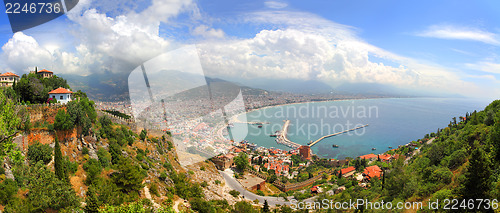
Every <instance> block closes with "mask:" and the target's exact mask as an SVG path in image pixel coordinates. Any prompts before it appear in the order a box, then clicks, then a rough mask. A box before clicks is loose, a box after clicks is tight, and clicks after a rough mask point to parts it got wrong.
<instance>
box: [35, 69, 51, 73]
mask: <svg viewBox="0 0 500 213" xmlns="http://www.w3.org/2000/svg"><path fill="white" fill-rule="evenodd" d="M44 72H46V73H53V72H51V71H48V70H46V69H43V70H40V71H38V72H37V73H44Z"/></svg>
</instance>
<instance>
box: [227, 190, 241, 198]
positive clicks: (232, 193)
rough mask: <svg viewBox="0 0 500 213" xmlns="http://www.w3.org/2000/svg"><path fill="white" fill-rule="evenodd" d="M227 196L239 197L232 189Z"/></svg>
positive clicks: (238, 193) (237, 192)
mask: <svg viewBox="0 0 500 213" xmlns="http://www.w3.org/2000/svg"><path fill="white" fill-rule="evenodd" d="M229 194H230V195H232V196H233V197H238V195H240V192H239V191H236V190H234V189H233V190H231V191H229Z"/></svg>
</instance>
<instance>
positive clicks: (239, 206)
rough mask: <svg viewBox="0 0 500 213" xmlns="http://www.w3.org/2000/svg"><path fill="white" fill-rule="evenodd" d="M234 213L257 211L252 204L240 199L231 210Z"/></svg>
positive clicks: (252, 212)
mask: <svg viewBox="0 0 500 213" xmlns="http://www.w3.org/2000/svg"><path fill="white" fill-rule="evenodd" d="M231 212H232V213H254V212H257V211H256V210H255V209H253V207H252V204H250V203H247V202H245V201H240V202H237V203H236V204H234V209H233V210H231Z"/></svg>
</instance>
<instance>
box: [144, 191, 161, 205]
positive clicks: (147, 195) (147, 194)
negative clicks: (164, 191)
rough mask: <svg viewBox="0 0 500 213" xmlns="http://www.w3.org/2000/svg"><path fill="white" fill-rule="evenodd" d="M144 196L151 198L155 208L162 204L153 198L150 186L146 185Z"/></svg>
mask: <svg viewBox="0 0 500 213" xmlns="http://www.w3.org/2000/svg"><path fill="white" fill-rule="evenodd" d="M144 196H146V198H147V199H149V200H150V201H151V203H153V207H155V208H160V207H161V206H160V204H158V203H156V202H155V200H153V199H152V198H151V193H149V188H148V186H144Z"/></svg>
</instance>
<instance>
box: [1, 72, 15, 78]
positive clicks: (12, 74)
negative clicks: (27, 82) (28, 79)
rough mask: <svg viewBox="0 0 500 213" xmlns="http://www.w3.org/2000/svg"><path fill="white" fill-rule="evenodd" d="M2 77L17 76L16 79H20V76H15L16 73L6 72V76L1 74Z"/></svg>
mask: <svg viewBox="0 0 500 213" xmlns="http://www.w3.org/2000/svg"><path fill="white" fill-rule="evenodd" d="M0 76H1V77H11V76H15V77H18V78H19V76H18V75H16V74H14V73H11V72H6V73H4V74H1V75H0Z"/></svg>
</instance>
